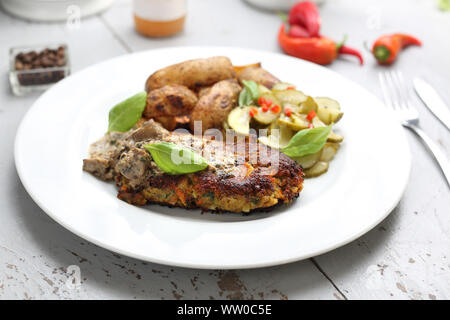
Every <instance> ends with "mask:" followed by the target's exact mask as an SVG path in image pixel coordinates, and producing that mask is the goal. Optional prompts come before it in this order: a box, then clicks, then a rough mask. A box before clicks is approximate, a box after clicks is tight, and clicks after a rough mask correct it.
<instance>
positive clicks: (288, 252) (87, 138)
mask: <svg viewBox="0 0 450 320" xmlns="http://www.w3.org/2000/svg"><path fill="white" fill-rule="evenodd" d="M215 55H225V56H228V57H230V58H231V60H232V61H233V63H234V64H236V65H240V64H247V63H252V62H255V61H261V62H262V63H263V66H264V67H265V68H267V69H268V70H269V71H271V72H273V73H274V74H275V75H276V76H277V77H279V78H280V79H283V80H284V81H288V82H291V83H294V84H296V85H297V86H298V88H300V89H301V90H302V91H304V92H306V93H307V94H310V95H313V96H329V97H332V98H334V99H337V100H338V101H339V102H340V104H341V106H342V108H343V110H344V112H345V115H344V117H343V119H342V120H341V121H340V122H339V123H338V125H337V129H336V130H337V132H339V133H341V134H343V135H344V136H345V140H344V142H343V144H342V147H341V149H340V150H339V152H338V154H337V156H336V158H335V159H334V160H333V161H332V162H331V166H330V169H329V171H328V173H327V174H325V175H323V176H321V177H319V178H314V179H310V180H305V183H304V190H303V191H302V192H301V195H300V197H299V198H298V199H297V200H296V201H294V203H293V204H292V205H290V206H287V207H283V208H280V209H277V210H276V211H273V212H270V213H255V214H252V215H250V216H243V215H241V214H211V213H204V214H201V213H200V212H199V211H195V210H184V209H170V208H166V207H161V206H157V205H151V206H146V207H135V206H132V205H129V204H127V203H125V202H122V201H120V200H118V199H117V198H116V193H117V190H116V187H115V186H114V185H113V184H108V183H104V182H102V181H99V180H97V179H96V178H94V177H93V176H91V175H90V174H87V173H85V172H83V171H82V170H81V167H82V159H83V158H85V157H86V156H87V151H88V147H89V144H90V143H91V142H93V141H95V140H96V139H98V138H100V137H101V136H102V135H103V134H104V132H105V131H106V128H107V119H108V111H109V109H110V108H111V107H112V106H113V105H114V104H116V103H117V102H119V101H121V100H123V99H125V98H127V97H129V96H131V95H132V94H134V93H136V92H138V91H141V90H142V89H143V87H144V83H145V80H146V78H147V77H148V75H149V74H151V73H152V72H153V71H155V70H157V69H159V68H161V67H165V66H167V65H170V64H173V63H176V62H180V61H183V60H187V59H193V58H200V57H210V56H215ZM15 160H16V167H17V171H18V173H19V176H20V178H21V180H22V182H23V184H24V186H25V188H26V190H27V191H28V192H29V194H30V195H31V197H32V198H33V199H34V201H36V203H37V204H38V205H39V206H40V207H41V208H42V209H43V210H44V211H45V212H46V213H47V214H48V215H50V216H51V217H52V218H53V219H55V220H56V221H57V222H59V223H60V224H61V225H63V226H64V227H66V228H67V229H69V230H70V231H72V232H74V233H75V234H77V235H79V236H81V237H83V238H85V239H87V240H89V241H91V242H93V243H95V244H98V245H100V246H102V247H105V248H107V249H110V250H112V251H116V252H118V253H121V254H124V255H128V256H132V257H135V258H139V259H142V260H147V261H152V262H156V263H162V264H169V265H176V266H185V267H194V268H222V269H225V268H253V267H262V266H270V265H277V264H282V263H287V262H292V261H296V260H301V259H305V258H308V257H311V256H314V255H318V254H321V253H324V252H327V251H329V250H332V249H334V248H337V247H339V246H342V245H344V244H346V243H348V242H350V241H352V240H354V239H356V238H357V237H359V236H361V235H362V234H364V233H365V232H367V231H369V230H370V229H371V228H373V227H374V226H375V225H377V224H378V223H379V222H380V221H382V220H383V219H384V218H385V217H386V216H387V215H388V214H389V213H390V211H391V210H392V209H393V208H394V207H395V205H396V204H397V202H398V201H399V199H400V197H401V195H402V193H403V190H404V188H405V186H406V184H407V182H408V177H409V171H410V164H411V159H410V151H409V148H408V145H407V141H406V139H405V136H404V133H403V130H402V129H401V127H400V125H398V124H397V123H396V122H395V120H394V116H393V115H392V114H391V112H390V111H389V110H387V109H385V108H384V106H383V104H382V103H381V102H380V101H379V100H378V99H377V98H376V97H375V96H373V95H372V94H370V93H369V92H368V91H366V90H365V89H363V88H362V87H360V86H359V85H357V84H356V83H354V82H352V81H349V80H347V79H345V78H343V77H342V76H340V75H338V74H336V73H334V72H332V71H330V70H328V69H326V68H323V67H320V66H317V65H315V64H312V63H308V62H304V61H301V60H299V59H294V58H290V57H287V56H283V55H280V54H274V53H268V52H260V51H252V50H245V49H238V48H218V47H183V48H170V49H159V50H152V51H146V52H140V53H136V54H130V55H125V56H121V57H118V58H115V59H112V60H109V61H106V62H103V63H100V64H97V65H94V66H92V67H89V68H87V69H85V70H83V71H80V72H78V73H76V74H74V75H72V76H70V77H68V78H67V79H65V80H63V81H61V82H60V83H58V84H57V85H55V86H54V87H53V88H52V89H50V90H48V91H47V92H46V93H44V94H43V95H42V96H41V97H40V98H39V99H38V100H37V101H36V102H35V104H34V105H33V106H32V108H31V109H30V110H29V112H28V113H27V115H26V116H25V118H24V119H23V121H22V124H21V125H20V128H19V130H18V133H17V137H16V144H15Z"/></svg>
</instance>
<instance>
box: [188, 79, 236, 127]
mask: <svg viewBox="0 0 450 320" xmlns="http://www.w3.org/2000/svg"><path fill="white" fill-rule="evenodd" d="M240 91H241V87H240V86H239V84H238V83H237V81H236V80H234V79H230V80H222V81H219V82H217V83H216V84H214V85H213V86H212V87H211V90H210V91H209V92H208V93H206V94H204V95H203V96H202V97H201V98H200V99H199V100H198V102H197V105H196V106H195V107H194V109H193V110H192V113H191V123H190V127H191V131H194V126H195V121H201V122H202V132H205V131H206V130H208V129H210V128H217V129H221V128H222V123H223V121H225V120H226V119H227V118H228V114H229V113H230V111H231V110H232V109H233V108H234V107H235V106H236V104H237V101H238V97H239V92H240Z"/></svg>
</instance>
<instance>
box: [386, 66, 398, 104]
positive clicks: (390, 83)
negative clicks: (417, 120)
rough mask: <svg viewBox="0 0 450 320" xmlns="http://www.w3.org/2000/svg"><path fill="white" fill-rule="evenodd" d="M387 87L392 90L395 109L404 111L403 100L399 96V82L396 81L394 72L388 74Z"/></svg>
mask: <svg viewBox="0 0 450 320" xmlns="http://www.w3.org/2000/svg"><path fill="white" fill-rule="evenodd" d="M385 77H386V85H387V87H388V88H389V89H390V92H391V100H392V105H393V108H394V109H398V110H400V109H402V105H401V98H400V95H399V91H400V89H399V88H398V84H397V81H396V80H395V79H394V77H393V75H392V72H386V73H385Z"/></svg>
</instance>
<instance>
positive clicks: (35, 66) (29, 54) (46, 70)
mask: <svg viewBox="0 0 450 320" xmlns="http://www.w3.org/2000/svg"><path fill="white" fill-rule="evenodd" d="M67 51H68V50H67V46H66V45H59V44H57V45H42V46H35V47H30V46H29V47H15V48H11V49H10V55H9V62H10V69H9V82H10V84H11V89H12V92H13V93H14V94H15V95H24V94H26V93H29V92H34V91H42V90H45V89H48V88H49V87H50V86H52V85H53V84H55V83H56V82H58V81H60V80H61V79H63V78H65V77H67V76H68V75H69V74H70V63H69V55H68V52H67Z"/></svg>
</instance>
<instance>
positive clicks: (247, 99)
mask: <svg viewBox="0 0 450 320" xmlns="http://www.w3.org/2000/svg"><path fill="white" fill-rule="evenodd" d="M242 84H243V85H244V89H242V91H241V93H240V94H239V106H248V105H250V104H252V103H253V102H254V101H256V100H258V98H259V95H260V94H259V88H258V84H257V83H256V82H255V81H252V80H248V81H247V80H242Z"/></svg>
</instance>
